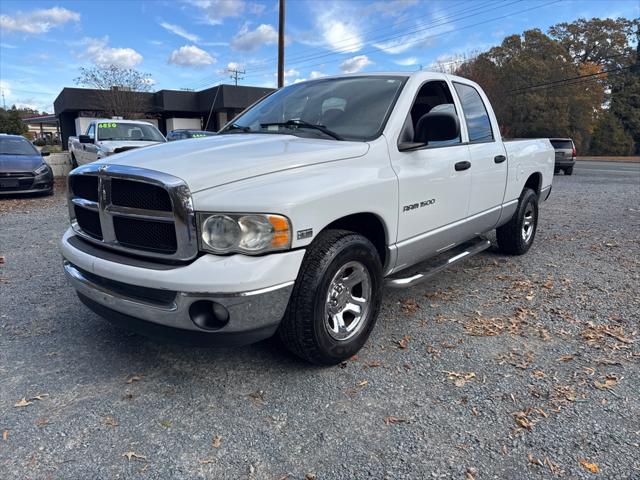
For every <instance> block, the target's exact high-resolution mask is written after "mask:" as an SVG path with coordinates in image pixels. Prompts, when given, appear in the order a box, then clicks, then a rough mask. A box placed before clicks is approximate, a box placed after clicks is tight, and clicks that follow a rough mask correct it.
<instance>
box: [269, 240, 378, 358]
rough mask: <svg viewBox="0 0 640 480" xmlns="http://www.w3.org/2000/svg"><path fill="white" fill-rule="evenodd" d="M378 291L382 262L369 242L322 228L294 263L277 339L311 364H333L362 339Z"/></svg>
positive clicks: (371, 323) (372, 317)
mask: <svg viewBox="0 0 640 480" xmlns="http://www.w3.org/2000/svg"><path fill="white" fill-rule="evenodd" d="M381 293H382V265H381V262H380V257H379V256H378V252H377V251H376V248H375V247H374V246H373V244H372V243H371V242H370V241H369V240H368V239H367V238H365V237H363V236H362V235H359V234H357V233H354V232H349V231H346V230H327V231H325V232H322V233H321V234H320V235H318V238H316V239H315V241H314V242H313V243H312V244H311V246H310V247H309V249H308V250H307V253H306V255H305V258H304V261H303V263H302V266H301V267H300V272H299V273H298V279H297V280H296V284H295V286H294V289H293V292H292V294H291V298H290V299H289V305H288V307H287V311H286V313H285V316H284V318H283V320H282V323H281V324H280V328H279V335H280V338H281V339H282V341H283V343H284V344H285V346H286V347H287V348H288V349H289V350H291V351H292V352H293V353H295V354H296V355H298V356H300V357H302V358H304V359H305V360H308V361H310V362H312V363H316V364H321V365H332V364H336V363H339V362H341V361H343V360H345V359H347V358H349V357H351V356H352V355H354V354H355V353H356V352H357V351H358V350H360V348H362V346H363V345H364V343H365V342H366V341H367V338H368V337H369V334H370V333H371V330H372V329H373V327H374V325H375V322H376V319H377V316H378V310H379V309H380V302H381Z"/></svg>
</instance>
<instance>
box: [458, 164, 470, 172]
mask: <svg viewBox="0 0 640 480" xmlns="http://www.w3.org/2000/svg"><path fill="white" fill-rule="evenodd" d="M455 167H456V172H460V171H462V170H467V169H468V168H471V162H458V163H456V165H455Z"/></svg>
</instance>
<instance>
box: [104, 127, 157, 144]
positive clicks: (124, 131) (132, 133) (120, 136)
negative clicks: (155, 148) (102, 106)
mask: <svg viewBox="0 0 640 480" xmlns="http://www.w3.org/2000/svg"><path fill="white" fill-rule="evenodd" d="M98 140H100V141H103V142H104V141H109V140H123V141H131V142H135V141H140V142H164V141H165V139H164V137H163V136H162V134H161V133H160V132H159V131H158V129H157V128H156V127H154V126H153V125H147V124H144V123H126V122H99V123H98Z"/></svg>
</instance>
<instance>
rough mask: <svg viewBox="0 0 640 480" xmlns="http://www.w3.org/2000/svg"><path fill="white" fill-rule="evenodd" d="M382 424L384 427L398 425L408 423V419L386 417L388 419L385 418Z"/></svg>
mask: <svg viewBox="0 0 640 480" xmlns="http://www.w3.org/2000/svg"><path fill="white" fill-rule="evenodd" d="M384 423H385V424H386V425H396V424H398V423H409V419H407V418H398V417H393V416H388V417H385V419H384Z"/></svg>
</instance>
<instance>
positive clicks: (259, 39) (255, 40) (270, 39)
mask: <svg viewBox="0 0 640 480" xmlns="http://www.w3.org/2000/svg"><path fill="white" fill-rule="evenodd" d="M277 42H278V32H276V30H275V28H273V27H272V26H271V25H266V24H264V23H263V24H261V25H259V26H258V28H256V29H255V30H249V27H248V25H247V24H246V23H245V24H244V25H243V26H242V28H241V29H240V31H239V32H238V34H237V35H236V36H235V38H234V39H233V40H231V48H233V49H234V50H242V51H252V50H256V49H257V48H259V47H260V46H262V45H274V44H276V43H277Z"/></svg>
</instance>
